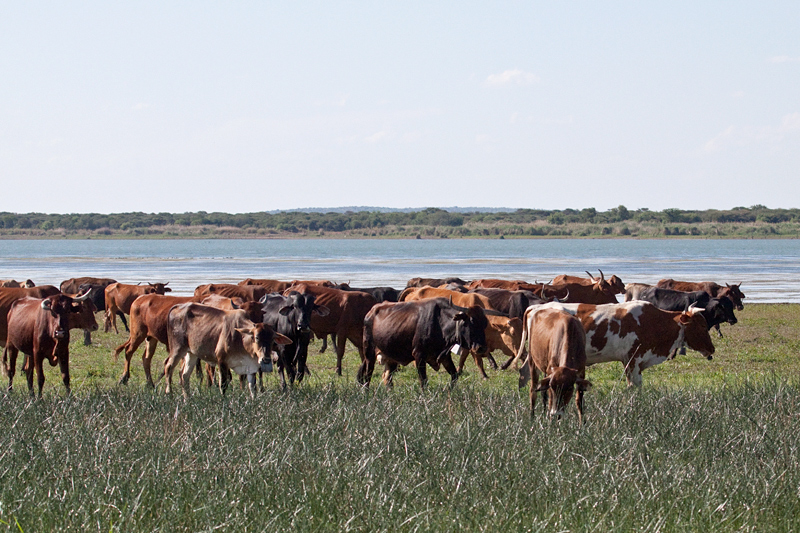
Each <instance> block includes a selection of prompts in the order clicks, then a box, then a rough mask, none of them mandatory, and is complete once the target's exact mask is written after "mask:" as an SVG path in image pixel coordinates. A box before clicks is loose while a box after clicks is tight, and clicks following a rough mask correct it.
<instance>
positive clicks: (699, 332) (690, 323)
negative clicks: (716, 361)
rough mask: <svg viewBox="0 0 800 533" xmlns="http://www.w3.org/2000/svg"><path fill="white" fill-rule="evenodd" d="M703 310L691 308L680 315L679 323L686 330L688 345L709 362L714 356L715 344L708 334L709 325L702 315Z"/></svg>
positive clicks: (685, 336)
mask: <svg viewBox="0 0 800 533" xmlns="http://www.w3.org/2000/svg"><path fill="white" fill-rule="evenodd" d="M700 311H702V309H701V308H698V307H695V306H690V307H689V309H688V310H687V311H685V312H683V313H681V314H680V315H678V321H679V322H680V325H681V327H683V328H684V336H683V339H684V341H685V342H686V345H687V346H688V347H689V348H691V349H692V350H695V351H697V352H700V353H701V354H703V355H704V356H705V357H706V358H707V359H708V360H709V361H710V360H711V356H712V355H713V354H714V343H713V342H711V335H709V333H708V323H707V322H706V319H705V318H703V315H701V314H700Z"/></svg>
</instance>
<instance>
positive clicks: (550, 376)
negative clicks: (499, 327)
mask: <svg viewBox="0 0 800 533" xmlns="http://www.w3.org/2000/svg"><path fill="white" fill-rule="evenodd" d="M525 318H526V320H525V326H524V330H525V334H524V337H525V339H526V340H527V346H520V352H523V351H527V352H528V361H527V364H525V365H523V367H522V368H521V369H520V385H521V386H522V385H523V384H524V382H526V381H527V380H528V379H531V381H532V383H531V391H530V405H531V418H533V414H534V411H535V407H536V394H537V393H538V392H541V393H542V400H543V401H544V400H545V399H546V400H547V405H548V408H547V409H548V410H549V412H550V416H551V417H552V416H555V417H558V418H561V416H563V414H564V409H565V407H566V406H567V405H568V404H569V401H570V400H571V399H572V395H573V394H574V393H575V391H576V390H577V394H575V406H576V407H577V408H578V424H582V423H583V393H584V392H585V391H587V390H589V388H590V387H591V386H592V384H591V382H590V381H589V380H587V379H586V333H585V332H584V331H583V325H582V324H581V321H580V320H578V319H577V318H575V317H574V316H572V315H570V314H569V313H566V312H564V311H562V310H559V309H549V308H539V309H536V308H535V307H534V308H533V309H532V310H531V311H530V312H528V313H527V315H526V317H525ZM539 372H542V373H543V374H544V376H545V377H544V379H543V380H542V381H539Z"/></svg>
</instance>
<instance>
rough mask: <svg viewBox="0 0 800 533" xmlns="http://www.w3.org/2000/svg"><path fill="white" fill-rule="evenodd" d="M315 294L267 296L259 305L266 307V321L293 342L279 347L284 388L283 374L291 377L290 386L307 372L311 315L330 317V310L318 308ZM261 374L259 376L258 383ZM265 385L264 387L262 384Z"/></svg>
mask: <svg viewBox="0 0 800 533" xmlns="http://www.w3.org/2000/svg"><path fill="white" fill-rule="evenodd" d="M314 300H315V297H314V295H312V294H300V293H299V292H295V291H290V292H289V293H288V294H287V295H286V296H283V295H280V294H268V295H266V296H264V297H263V298H262V299H261V301H260V303H261V304H262V305H263V312H264V319H263V322H264V323H265V324H267V325H268V326H269V327H271V328H272V329H273V330H274V331H276V332H278V333H280V334H281V335H284V336H285V337H286V338H288V339H290V340H291V341H292V342H291V344H284V345H281V346H278V350H277V352H278V374H279V375H280V377H281V386H282V387H283V388H284V389H285V388H286V377H285V375H284V371H285V372H286V374H288V375H289V383H290V384H292V385H293V384H294V381H295V378H296V379H297V382H298V383H300V382H302V381H303V376H304V375H305V374H306V373H308V369H307V368H306V360H307V359H308V343H309V341H310V340H311V316H312V314H314V313H315V314H317V315H319V316H323V317H324V316H327V315H328V314H329V310H328V308H327V307H325V306H322V305H318V304H317V303H316V302H315V301H314ZM260 379H261V373H259V380H260ZM262 386H263V385H262Z"/></svg>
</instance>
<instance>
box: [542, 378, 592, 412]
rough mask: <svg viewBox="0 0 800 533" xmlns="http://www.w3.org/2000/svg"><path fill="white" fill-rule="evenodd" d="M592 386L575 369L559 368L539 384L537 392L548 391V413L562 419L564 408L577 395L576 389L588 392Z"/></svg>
mask: <svg viewBox="0 0 800 533" xmlns="http://www.w3.org/2000/svg"><path fill="white" fill-rule="evenodd" d="M591 386H592V383H591V381H589V380H587V379H584V378H582V377H580V376H579V375H578V371H577V370H575V369H574V368H569V367H566V366H559V367H556V368H555V369H553V372H552V373H551V374H550V375H549V376H547V377H545V378H544V379H542V380H541V381H540V382H539V385H538V386H537V387H536V392H544V391H547V411H548V413H549V415H550V416H555V417H558V418H561V417H562V416H563V415H564V408H565V407H566V406H567V405H568V404H569V401H570V400H571V399H572V395H573V394H574V393H575V389H576V388H577V389H578V390H579V391H587V390H589V388H591Z"/></svg>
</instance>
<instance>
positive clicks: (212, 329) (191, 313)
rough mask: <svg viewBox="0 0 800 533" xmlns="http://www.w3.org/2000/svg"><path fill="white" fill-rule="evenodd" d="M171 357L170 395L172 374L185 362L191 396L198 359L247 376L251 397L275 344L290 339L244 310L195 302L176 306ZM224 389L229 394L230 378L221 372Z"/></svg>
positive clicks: (185, 378)
mask: <svg viewBox="0 0 800 533" xmlns="http://www.w3.org/2000/svg"><path fill="white" fill-rule="evenodd" d="M167 321H168V326H167V339H168V345H169V357H168V358H167V362H166V363H165V365H164V373H165V374H166V375H167V387H166V392H167V394H169V393H171V392H172V371H173V369H174V368H175V365H176V363H177V362H178V360H180V359H183V360H184V367H183V371H182V372H181V384H182V385H183V394H184V396H185V397H187V396H188V395H189V377H190V375H191V373H192V370H194V368H195V366H196V364H197V361H198V359H201V360H203V361H205V362H206V363H208V364H210V365H213V366H217V365H219V366H220V367H223V366H224V367H225V368H228V369H230V370H231V371H233V372H235V373H236V374H238V375H240V376H247V380H248V382H249V383H250V394H251V396H255V390H256V372H258V370H259V368H261V365H262V364H264V365H266V364H270V363H271V362H272V355H271V352H272V343H273V342H275V343H277V344H287V343H289V342H291V341H290V340H289V339H287V338H286V337H284V336H283V335H281V334H280V333H275V332H274V331H273V330H272V328H270V327H269V326H267V325H266V324H263V323H258V324H256V323H254V322H253V321H251V320H248V319H247V317H246V316H245V312H244V311H242V310H241V309H238V310H235V311H225V310H223V309H217V308H216V307H209V306H207V305H201V304H197V303H194V302H188V303H184V304H178V305H176V306H174V307H172V308H171V309H170V311H169V315H168V318H167ZM220 374H221V375H222V376H223V379H221V380H220V384H219V386H220V390H221V391H222V393H223V394H224V393H225V390H226V389H227V386H228V382H229V378H227V377H226V373H224V372H220Z"/></svg>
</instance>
